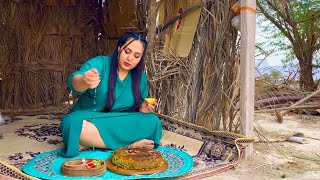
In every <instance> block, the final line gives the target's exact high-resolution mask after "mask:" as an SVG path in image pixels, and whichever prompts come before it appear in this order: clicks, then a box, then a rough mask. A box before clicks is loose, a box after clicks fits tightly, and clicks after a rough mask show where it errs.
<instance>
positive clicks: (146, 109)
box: [139, 100, 158, 113]
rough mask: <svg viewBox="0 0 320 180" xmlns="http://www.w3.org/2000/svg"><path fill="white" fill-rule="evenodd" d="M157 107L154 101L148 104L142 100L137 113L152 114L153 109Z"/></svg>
mask: <svg viewBox="0 0 320 180" xmlns="http://www.w3.org/2000/svg"><path fill="white" fill-rule="evenodd" d="M157 105H158V103H157V100H155V102H154V104H148V103H147V102H146V100H144V101H143V102H142V104H141V106H140V110H139V111H140V112H142V113H150V112H154V109H155V107H156V106H157Z"/></svg>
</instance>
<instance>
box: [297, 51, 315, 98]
mask: <svg viewBox="0 0 320 180" xmlns="http://www.w3.org/2000/svg"><path fill="white" fill-rule="evenodd" d="M298 60H299V65H300V81H299V85H300V89H301V90H302V91H309V92H311V91H315V90H316V89H317V86H316V84H315V83H314V80H313V77H312V55H311V56H305V57H298Z"/></svg>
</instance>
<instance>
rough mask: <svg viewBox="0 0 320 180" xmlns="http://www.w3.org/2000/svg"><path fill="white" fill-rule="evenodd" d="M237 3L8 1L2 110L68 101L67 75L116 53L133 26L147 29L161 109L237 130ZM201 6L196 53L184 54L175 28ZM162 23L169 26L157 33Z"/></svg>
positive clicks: (0, 47)
mask: <svg viewBox="0 0 320 180" xmlns="http://www.w3.org/2000/svg"><path fill="white" fill-rule="evenodd" d="M234 2H235V1H227V0H218V1H207V0H206V1H204V0H203V1H201V0H192V1H191V0H161V1H158V2H156V1H142V0H138V1H131V0H120V1H105V2H102V1H101V0H98V1H94V0H91V1H89V0H87V1H73V0H65V1H59V0H47V1H17V0H16V1H13V0H2V1H1V2H0V11H1V12H2V13H0V22H1V24H0V33H1V38H0V51H1V52H0V61H1V64H0V78H2V80H0V94H1V96H0V102H1V104H0V111H10V112H19V111H21V110H31V112H32V111H33V112H35V111H36V110H38V109H41V108H44V110H45V111H46V112H48V111H49V110H48V109H49V108H51V107H52V108H53V109H59V108H61V107H63V106H64V103H65V102H67V101H69V100H70V96H69V93H70V92H69V90H68V88H67V78H68V76H69V74H70V73H71V72H73V71H74V70H76V69H77V68H79V67H80V65H81V64H82V63H83V62H84V61H86V60H88V59H89V58H91V57H93V56H95V55H101V54H104V55H107V54H111V52H112V51H113V50H114V44H115V42H116V41H117V39H118V37H119V36H120V35H121V34H122V33H124V32H126V31H131V30H134V31H141V32H143V33H146V34H147V38H148V42H149V49H148V52H147V57H146V70H147V73H148V78H149V82H150V84H149V86H150V94H151V96H153V97H156V98H158V99H159V106H158V109H157V111H158V112H160V113H163V114H166V115H169V116H173V117H177V118H179V119H183V120H185V121H188V122H191V123H194V124H197V125H201V126H204V127H207V128H209V129H220V130H227V131H238V127H239V119H238V116H237V107H236V103H237V102H238V101H239V52H238V50H239V48H238V46H239V44H238V42H239V37H238V33H237V31H236V30H235V29H234V28H232V26H231V24H230V21H231V19H232V18H233V17H234V14H233V12H232V11H231V6H232V4H233V3H234ZM182 7H183V8H182ZM192 7H193V8H194V7H196V8H194V9H195V10H192V11H190V12H189V13H186V14H185V15H184V16H183V17H180V18H178V20H176V21H171V20H172V19H174V18H175V17H176V16H177V15H179V14H182V13H183V11H187V10H188V8H192ZM195 11H197V12H199V14H198V19H197V20H196V21H197V26H195V27H191V28H194V30H195V34H194V35H192V36H191V37H190V36H189V37H188V38H189V40H190V38H191V43H190V51H185V52H184V54H183V53H182V54H183V55H181V52H178V51H177V48H176V49H172V48H171V45H172V43H168V42H169V40H170V42H173V44H175V45H176V46H177V47H178V49H179V47H181V48H180V50H181V49H183V50H185V48H182V46H180V45H181V43H180V44H179V42H178V40H177V39H175V37H176V36H177V35H176V34H175V32H176V31H177V27H178V26H179V27H180V26H181V27H184V24H187V23H186V22H188V21H189V20H192V19H193V17H191V16H193V15H192V14H195ZM157 17H158V18H157ZM186 20H188V21H186ZM168 22H169V23H168ZM160 26H161V27H164V26H165V28H163V29H161V31H159V27H160ZM157 28H158V31H156V30H157ZM180 40H181V39H180ZM170 44H171V45H170ZM185 44H187V43H185ZM186 52H187V53H186ZM73 98H76V97H73Z"/></svg>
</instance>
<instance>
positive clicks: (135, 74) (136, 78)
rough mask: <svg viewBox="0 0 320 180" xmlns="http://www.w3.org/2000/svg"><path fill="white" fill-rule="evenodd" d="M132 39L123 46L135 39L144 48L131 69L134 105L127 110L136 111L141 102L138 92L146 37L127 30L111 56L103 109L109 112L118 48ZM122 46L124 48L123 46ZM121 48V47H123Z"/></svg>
mask: <svg viewBox="0 0 320 180" xmlns="http://www.w3.org/2000/svg"><path fill="white" fill-rule="evenodd" d="M130 38H131V39H132V40H131V41H130V42H129V43H128V44H127V45H126V46H125V47H127V46H128V45H129V44H130V43H132V42H133V41H135V40H138V41H141V42H142V44H143V46H144V50H143V53H142V56H141V60H140V62H139V63H138V64H137V66H136V67H135V68H133V69H131V77H132V93H133V96H134V106H133V107H131V108H130V109H129V111H138V110H139V108H140V105H141V102H142V97H141V92H140V81H141V74H142V71H143V60H144V55H145V52H146V49H147V40H146V37H145V36H144V35H142V34H140V33H137V32H127V33H125V34H124V35H123V36H122V37H121V38H120V39H119V40H118V43H117V46H116V48H115V50H114V52H113V54H112V57H111V65H110V75H109V87H108V101H107V104H106V108H105V111H106V112H109V111H110V110H111V108H112V106H113V104H114V101H115V99H114V98H115V96H114V90H115V86H116V81H117V68H118V57H119V53H121V51H120V52H119V49H120V48H121V46H122V45H124V44H125V43H126V42H127V41H128V40H129V39H130ZM125 47H124V48H125ZM124 48H122V49H124Z"/></svg>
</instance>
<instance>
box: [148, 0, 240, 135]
mask: <svg viewBox="0 0 320 180" xmlns="http://www.w3.org/2000/svg"><path fill="white" fill-rule="evenodd" d="M203 2H204V3H203V5H202V7H201V8H202V12H201V17H200V22H199V25H198V29H197V31H196V35H195V37H194V42H193V46H192V50H191V52H190V55H189V56H188V57H187V58H181V57H177V56H175V54H174V53H172V52H167V51H166V50H165V49H164V39H165V35H166V34H169V35H170V33H172V28H173V27H175V24H173V25H172V26H171V27H169V28H168V29H167V30H165V31H163V32H161V33H160V34H159V35H158V36H154V37H153V38H150V39H149V42H150V40H151V41H152V42H154V44H153V45H151V46H149V48H150V49H149V52H150V53H149V61H148V62H149V63H148V64H147V67H148V73H149V77H150V82H151V92H152V95H153V96H156V97H157V98H159V99H160V106H159V111H160V112H161V113H165V114H169V115H171V116H174V117H179V118H183V119H185V120H186V121H189V122H191V123H194V124H198V125H201V126H205V127H207V128H209V129H223V130H227V131H238V127H239V119H238V117H237V108H236V102H238V101H239V51H238V50H239V48H238V40H239V38H237V37H238V33H237V31H236V30H235V29H234V28H233V27H232V26H231V24H230V21H231V19H232V18H233V17H234V14H233V13H232V12H231V11H230V7H231V6H232V4H233V3H234V2H235V1H226V0H220V1H203ZM176 4H177V1H174V0H166V1H165V3H164V4H160V3H155V4H152V5H150V6H151V8H150V9H152V10H151V12H157V10H158V9H159V6H160V5H165V8H164V9H165V10H166V12H165V18H164V19H165V20H164V22H166V21H168V20H170V19H172V17H174V16H175V15H176V14H177V11H176ZM149 15H150V13H149ZM152 17H154V16H152V15H151V16H149V21H155V19H154V18H153V19H152ZM153 24H155V23H150V26H149V27H150V29H152V28H154V26H153ZM151 33H152V31H151ZM151 33H149V34H151ZM149 34H148V38H149V37H150V35H149ZM151 37H152V36H151Z"/></svg>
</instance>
